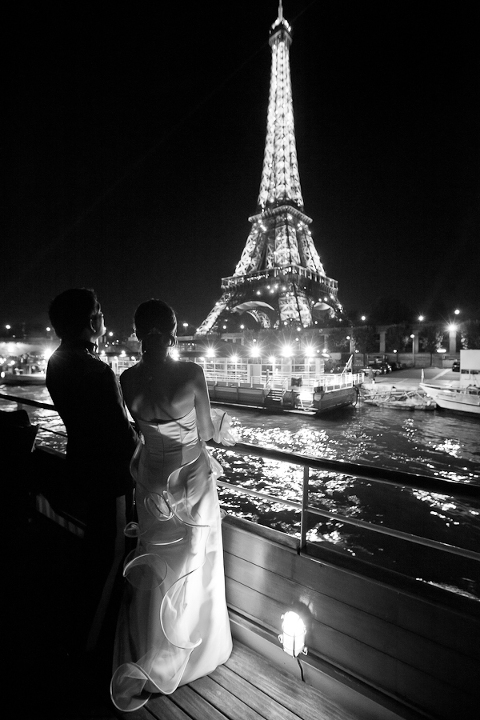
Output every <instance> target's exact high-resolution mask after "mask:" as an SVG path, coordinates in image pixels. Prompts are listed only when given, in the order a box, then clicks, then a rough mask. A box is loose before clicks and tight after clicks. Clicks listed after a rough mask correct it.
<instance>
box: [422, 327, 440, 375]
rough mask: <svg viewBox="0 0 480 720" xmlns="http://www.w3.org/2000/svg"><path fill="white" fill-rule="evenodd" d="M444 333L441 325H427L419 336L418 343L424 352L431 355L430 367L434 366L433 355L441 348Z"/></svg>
mask: <svg viewBox="0 0 480 720" xmlns="http://www.w3.org/2000/svg"><path fill="white" fill-rule="evenodd" d="M442 341H443V332H442V331H441V329H440V326H439V325H426V326H425V327H423V328H422V330H421V331H420V333H419V335H418V343H419V345H420V347H421V349H422V350H424V351H425V352H428V353H430V367H431V366H432V365H433V353H435V352H436V351H437V350H438V348H439V347H440V346H441V344H442Z"/></svg>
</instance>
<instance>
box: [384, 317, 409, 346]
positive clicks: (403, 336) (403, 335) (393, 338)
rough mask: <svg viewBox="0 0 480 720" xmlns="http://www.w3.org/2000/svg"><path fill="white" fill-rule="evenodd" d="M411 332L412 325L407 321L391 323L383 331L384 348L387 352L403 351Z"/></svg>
mask: <svg viewBox="0 0 480 720" xmlns="http://www.w3.org/2000/svg"><path fill="white" fill-rule="evenodd" d="M411 334H412V327H411V325H410V324H409V323H406V322H403V323H399V324H398V325H392V326H391V327H389V328H388V329H387V331H386V333H385V350H386V351H387V352H393V351H394V350H397V351H399V352H403V351H404V350H405V348H406V346H407V344H408V342H409V337H410V335H411Z"/></svg>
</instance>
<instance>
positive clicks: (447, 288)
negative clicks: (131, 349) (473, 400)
mask: <svg viewBox="0 0 480 720" xmlns="http://www.w3.org/2000/svg"><path fill="white" fill-rule="evenodd" d="M109 7H110V6H109V5H108V4H107V5H104V6H102V8H101V15H100V16H99V15H98V13H97V14H96V15H91V14H90V11H89V9H88V8H83V7H82V8H72V7H68V8H67V7H65V6H59V7H58V8H54V7H48V8H44V7H42V8H32V9H29V14H28V15H27V16H26V17H22V18H20V17H18V19H17V21H16V22H15V21H14V22H13V23H12V25H11V27H12V32H11V39H10V43H11V45H10V46H11V49H12V52H11V70H12V71H11V76H12V92H11V99H10V102H9V109H10V117H11V129H10V138H9V147H11V173H10V180H9V183H8V188H9V202H8V207H9V210H10V216H11V217H10V222H9V226H8V229H7V232H6V234H5V242H4V247H3V248H2V256H3V273H2V275H3V278H2V293H1V297H2V299H1V302H0V323H1V324H2V326H4V325H5V323H7V322H9V323H10V324H12V325H13V324H14V323H18V322H22V321H26V322H37V323H39V324H43V323H47V322H48V318H47V309H48V304H49V302H50V300H51V299H52V298H53V297H54V296H55V295H56V294H58V293H59V292H61V291H62V290H64V289H66V288H67V287H73V286H86V287H93V288H95V290H96V291H97V293H98V295H99V299H100V301H101V303H102V308H103V309H104V310H105V314H106V318H107V325H108V326H109V327H111V328H112V329H115V330H117V331H119V332H120V331H124V332H126V331H127V329H128V328H129V327H130V326H131V318H132V316H133V311H134V309H135V307H136V305H137V304H138V303H139V302H142V301H143V300H145V299H146V298H148V297H152V296H156V297H161V298H162V299H164V300H166V301H167V302H169V303H170V304H171V305H172V306H173V307H174V308H175V309H176V311H177V314H178V320H179V323H180V324H181V323H183V322H189V323H190V324H191V325H192V326H194V327H197V326H198V325H199V324H200V322H201V321H202V320H203V319H204V318H205V316H206V315H207V314H208V312H209V311H210V309H211V307H212V306H213V304H214V303H215V301H216V300H217V299H218V298H219V297H220V295H221V288H220V282H221V278H222V277H224V276H228V275H231V274H233V271H234V269H235V266H236V264H237V262H238V260H239V259H240V255H241V252H242V250H243V247H244V245H245V242H246V239H247V236H248V231H249V228H250V224H249V223H248V217H249V216H250V215H252V214H254V213H255V211H256V201H257V195H258V189H259V184H260V176H261V168H262V162H263V150H264V144H265V127H266V109H267V103H268V88H269V80H270V47H269V45H268V30H269V27H270V25H271V24H272V22H273V21H274V20H275V17H276V14H277V3H276V1H275V0H265V1H264V2H262V3H261V4H260V3H258V2H253V0H249V1H248V2H244V3H241V4H240V5H238V7H237V9H236V14H235V17H234V19H233V21H232V19H231V12H229V8H228V7H227V6H226V5H225V4H224V3H216V2H213V3H210V4H203V5H201V6H200V5H199V6H194V7H192V8H189V9H188V11H186V10H185V9H184V8H183V7H178V8H172V7H169V8H168V9H167V10H161V9H157V8H154V7H139V8H137V9H135V10H127V11H126V12H125V13H124V14H121V13H119V11H118V7H117V6H113V5H112V6H111V8H112V13H108V9H109ZM284 14H285V17H286V18H287V20H288V21H289V22H290V23H291V24H292V26H293V43H292V47H291V50H290V59H291V70H292V90H293V103H294V113H295V129H296V140H297V153H298V160H299V171H300V181H301V185H302V192H303V196H304V202H305V207H304V209H305V213H306V214H307V215H309V216H310V217H312V218H313V223H312V226H311V227H312V234H313V238H314V242H315V245H316V247H317V249H318V251H319V254H320V257H321V259H322V262H323V264H324V267H325V270H326V273H327V275H328V276H329V277H332V278H334V279H336V280H338V283H339V299H340V302H342V303H343V305H344V306H345V308H346V310H347V312H351V311H352V310H358V311H359V312H360V311H363V312H365V313H368V311H369V308H370V307H371V306H372V305H374V304H375V303H376V302H377V303H378V301H379V299H380V298H388V297H392V296H393V297H396V298H398V300H399V301H401V302H403V303H404V304H406V305H408V306H409V307H411V309H412V311H413V312H414V313H415V314H418V313H423V314H425V315H427V316H428V314H429V313H431V312H433V310H437V311H441V312H445V313H449V312H453V309H454V308H455V307H459V308H460V309H461V310H462V312H465V313H472V312H479V301H478V290H477V286H478V275H479V273H478V267H479V260H480V251H479V242H478V227H479V222H478V221H479V212H478V210H479V207H478V190H479V182H478V180H479V178H478V168H479V166H480V163H479V159H480V158H479V152H478V150H479V145H478V143H479V141H478V138H479V132H478V131H479V127H478V125H479V122H478V109H477V105H478V101H477V98H478V50H477V45H478V42H477V39H476V37H474V32H473V27H474V25H475V23H474V22H473V20H474V18H473V14H471V13H470V12H469V10H468V9H467V8H466V7H459V8H458V7H456V8H455V9H453V8H452V7H450V6H449V7H445V6H438V5H437V4H433V3H425V4H424V5H422V6H421V7H420V9H419V7H418V4H415V3H413V2H409V1H408V0H407V2H403V3H389V4H388V5H387V4H385V3H380V2H376V1H375V2H371V3H369V4H367V5H365V6H364V5H360V4H359V3H355V2H341V1H340V2H338V1H337V2H329V1H328V0H327V1H324V2H319V1H316V0H313V2H312V1H311V0H286V1H285V2H284ZM440 304H441V305H442V306H443V309H442V310H441V309H440Z"/></svg>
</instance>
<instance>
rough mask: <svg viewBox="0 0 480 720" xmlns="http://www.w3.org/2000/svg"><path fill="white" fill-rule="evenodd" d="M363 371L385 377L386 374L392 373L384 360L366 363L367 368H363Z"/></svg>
mask: <svg viewBox="0 0 480 720" xmlns="http://www.w3.org/2000/svg"><path fill="white" fill-rule="evenodd" d="M365 370H366V371H368V370H372V371H373V374H374V375H386V374H387V373H389V372H392V367H391V365H390V364H389V363H388V362H386V361H385V360H382V361H381V362H379V361H378V360H376V361H374V362H371V363H368V366H367V367H366V368H365Z"/></svg>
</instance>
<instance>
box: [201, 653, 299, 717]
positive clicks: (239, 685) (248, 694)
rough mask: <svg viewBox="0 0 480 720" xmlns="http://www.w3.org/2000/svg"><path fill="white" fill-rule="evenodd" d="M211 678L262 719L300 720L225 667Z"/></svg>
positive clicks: (217, 670)
mask: <svg viewBox="0 0 480 720" xmlns="http://www.w3.org/2000/svg"><path fill="white" fill-rule="evenodd" d="M210 677H211V678H212V679H213V680H215V682H217V683H218V684H219V685H221V686H222V687H224V688H225V689H227V690H228V691H229V692H230V693H231V694H232V695H235V697H237V698H238V699H239V700H241V701H242V702H243V703H245V705H248V706H249V707H250V708H252V709H253V710H255V711H256V712H257V713H259V714H260V715H261V716H262V717H265V718H268V720H270V718H275V720H298V715H297V714H294V713H292V712H291V711H290V710H288V709H287V708H286V707H284V706H283V705H281V704H280V703H279V702H277V700H274V699H272V698H271V697H269V696H268V695H265V693H263V692H261V691H260V690H259V689H258V688H256V687H255V686H254V685H252V683H250V682H249V681H248V680H245V679H244V678H242V677H240V675H237V674H236V673H235V672H234V671H233V670H230V668H228V667H226V666H225V665H221V666H220V667H218V668H217V669H216V670H215V672H214V673H212V675H211V676H210Z"/></svg>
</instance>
